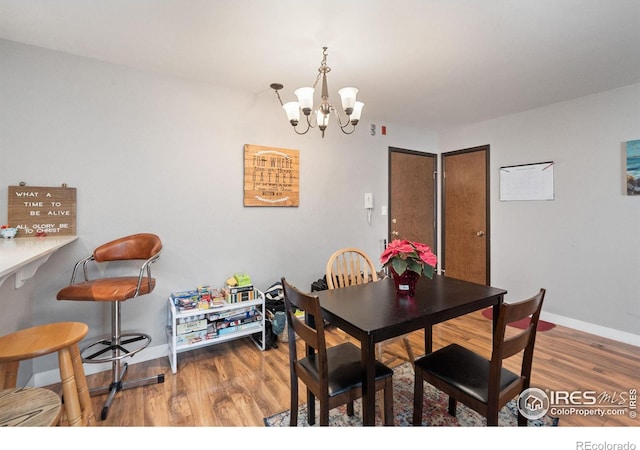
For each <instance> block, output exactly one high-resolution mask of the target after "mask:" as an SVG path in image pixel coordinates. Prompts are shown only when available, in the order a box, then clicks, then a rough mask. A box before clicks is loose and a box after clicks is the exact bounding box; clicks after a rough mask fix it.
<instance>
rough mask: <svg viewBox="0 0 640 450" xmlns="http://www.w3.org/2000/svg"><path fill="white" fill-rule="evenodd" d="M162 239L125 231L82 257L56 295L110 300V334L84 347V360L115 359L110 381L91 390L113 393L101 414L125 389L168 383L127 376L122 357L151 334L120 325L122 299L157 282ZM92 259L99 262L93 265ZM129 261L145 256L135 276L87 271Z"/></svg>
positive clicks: (159, 377)
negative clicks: (129, 330) (154, 266)
mask: <svg viewBox="0 0 640 450" xmlns="http://www.w3.org/2000/svg"><path fill="white" fill-rule="evenodd" d="M161 251H162V242H161V241H160V238H159V237H158V236H156V235H155V234H151V233H139V234H133V235H130V236H125V237H122V238H119V239H116V240H113V241H110V242H107V243H106V244H103V245H101V246H100V247H98V248H96V249H95V250H94V251H93V254H92V255H90V256H88V257H86V258H83V259H81V260H80V261H78V262H77V263H76V264H75V266H74V268H73V274H72V275H71V284H70V285H69V286H67V287H65V288H63V289H61V290H60V292H58V295H57V298H58V300H79V301H93V302H110V303H111V336H108V337H106V338H102V339H99V340H97V341H95V342H93V343H92V344H89V345H87V346H85V347H83V348H82V349H81V350H80V354H81V356H82V361H84V362H85V363H106V362H111V384H109V385H108V386H104V387H99V388H94V389H91V390H90V391H89V392H90V394H91V395H100V394H105V393H107V392H108V393H109V396H108V397H107V400H106V401H105V404H104V406H103V408H102V412H101V414H100V417H101V419H102V420H104V419H106V418H107V415H108V414H109V407H110V406H111V403H112V402H113V399H114V397H115V395H116V394H117V393H118V392H120V391H122V390H124V389H131V388H135V387H139V386H145V385H148V384H157V383H163V382H164V374H159V375H154V376H152V377H147V378H141V379H138V380H130V381H123V378H124V376H125V374H126V372H127V367H128V364H127V363H126V362H123V361H122V360H123V359H124V358H127V357H132V356H134V355H135V354H136V353H138V352H139V351H141V350H143V349H145V348H146V347H147V346H148V345H149V344H150V343H151V336H149V335H148V334H145V333H137V332H136V333H123V332H122V330H121V306H122V302H124V301H126V300H130V299H132V298H135V297H139V296H141V295H145V294H149V293H151V292H152V291H153V289H154V288H155V286H156V280H155V278H152V277H151V264H153V263H154V262H156V261H157V260H158V258H160V252H161ZM91 261H93V262H94V263H96V264H92V265H90V264H89V263H90V262H91ZM126 261H144V262H143V263H142V266H141V267H140V269H139V271H138V273H137V274H136V275H135V276H114V277H110V278H109V277H99V278H98V277H95V278H91V277H90V276H89V268H90V266H93V265H98V263H109V264H110V265H109V267H112V265H116V264H115V263H116V262H123V263H122V264H117V265H121V266H122V267H119V269H122V268H123V267H124V268H125V269H126V268H128V267H130V264H126V263H124V262H126ZM80 270H82V272H83V275H84V279H83V280H80V281H76V277H77V275H78V272H79V271H80Z"/></svg>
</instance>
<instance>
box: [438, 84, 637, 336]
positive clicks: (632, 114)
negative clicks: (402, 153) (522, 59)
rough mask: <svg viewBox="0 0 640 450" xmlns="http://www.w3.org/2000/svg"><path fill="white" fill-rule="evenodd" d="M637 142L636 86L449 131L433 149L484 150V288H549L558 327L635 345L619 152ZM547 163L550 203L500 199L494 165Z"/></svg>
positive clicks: (629, 204) (630, 233)
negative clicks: (487, 229) (487, 180)
mask: <svg viewBox="0 0 640 450" xmlns="http://www.w3.org/2000/svg"><path fill="white" fill-rule="evenodd" d="M634 139H640V84H636V85H632V86H628V87H625V88H621V89H616V90H613V91H608V92H603V93H600V94H597V95H592V96H588V97H583V98H580V99H577V100H573V101H568V102H563V103H559V104H554V105H550V106H547V107H544V108H539V109H535V110H531V111H527V112H523V113H521V114H514V115H511V116H507V117H502V118H498V119H495V120H491V121H487V122H483V123H478V124H473V125H469V126H465V127H460V128H457V129H453V130H447V131H445V132H442V133H440V134H439V142H440V151H441V152H446V151H452V150H458V149H462V148H468V147H474V146H477V145H483V144H489V145H490V146H491V151H490V154H491V268H492V272H491V281H492V284H493V285H495V286H498V287H502V288H504V289H507V290H508V292H509V294H508V296H507V300H517V299H519V298H524V297H526V296H530V295H532V294H533V293H535V292H536V291H537V290H538V289H539V288H540V287H545V288H547V296H546V299H545V305H544V308H543V311H544V315H546V317H547V318H548V319H550V320H552V321H555V322H556V323H561V324H566V325H569V326H572V327H574V328H579V329H585V330H587V331H591V332H594V333H596V334H601V335H605V336H609V337H612V338H615V339H619V340H623V341H627V342H630V343H634V344H635V345H640V276H639V275H638V273H639V272H638V271H639V269H640V233H638V224H639V223H640V197H629V196H627V195H626V194H625V192H624V189H623V186H624V183H623V180H624V177H625V172H624V156H623V151H622V145H623V143H624V142H626V141H628V140H634ZM543 161H554V162H555V165H554V185H555V199H554V200H552V201H527V202H500V201H499V175H498V171H499V168H500V166H506V165H516V164H526V163H535V162H543Z"/></svg>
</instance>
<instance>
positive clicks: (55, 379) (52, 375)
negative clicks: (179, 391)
mask: <svg viewBox="0 0 640 450" xmlns="http://www.w3.org/2000/svg"><path fill="white" fill-rule="evenodd" d="M168 352H169V346H168V345H167V344H162V345H156V346H154V347H147V348H145V349H144V350H141V351H140V352H138V353H136V354H135V355H134V356H132V357H131V358H126V359H125V360H124V361H125V362H126V363H127V364H129V365H134V364H138V363H141V362H145V361H149V360H151V359H158V358H162V357H165V358H166V357H167V355H168V354H169V353H168ZM106 370H111V363H100V364H86V363H85V364H84V373H85V375H92V374H95V373H99V372H104V371H106ZM125 380H126V377H125ZM59 382H60V371H59V370H58V369H57V368H56V369H52V370H47V371H46V372H40V373H35V374H33V376H32V377H31V378H30V379H29V381H28V382H27V386H29V387H42V386H48V385H51V384H56V383H59Z"/></svg>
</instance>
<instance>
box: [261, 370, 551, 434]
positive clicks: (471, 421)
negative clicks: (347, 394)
mask: <svg viewBox="0 0 640 450" xmlns="http://www.w3.org/2000/svg"><path fill="white" fill-rule="evenodd" d="M381 400H382V399H381V396H380V395H379V396H378V400H377V401H376V425H378V426H382V425H383V422H382V416H381V412H380V408H381ZM354 408H355V414H354V415H353V416H351V417H349V416H347V408H346V406H344V405H343V406H340V407H338V408H334V409H332V410H331V411H329V425H330V426H338V427H357V426H362V402H361V400H356V401H355V402H354ZM447 408H448V397H447V395H446V394H444V393H442V392H441V391H439V390H437V389H436V388H434V387H433V386H431V385H430V384H428V383H425V385H424V412H423V415H422V425H423V426H440V427H476V426H478V427H480V426H486V424H487V421H486V419H485V418H483V417H482V416H480V414H478V413H476V412H475V411H473V410H471V409H469V408H467V407H466V406H465V405H463V404H461V403H458V410H457V417H452V416H450V415H449V413H448V411H447ZM393 410H394V414H395V420H394V422H395V425H396V426H405V427H406V426H412V423H413V368H412V367H411V365H410V364H409V363H403V364H402V365H400V366H398V367H397V368H395V369H394V374H393ZM319 414H320V408H319V405H318V401H317V400H316V426H317V424H318V417H319ZM289 416H290V414H289V410H287V411H283V412H281V413H278V414H275V415H273V416H271V417H266V418H265V419H264V424H265V426H267V427H288V426H289ZM498 423H499V425H500V426H510V427H515V426H517V424H518V409H517V406H516V401H515V400H512V401H511V402H509V403H508V404H507V405H506V406H505V407H504V408H503V409H502V410H501V411H500V413H499V416H498ZM557 424H558V419H557V418H553V417H549V416H544V417H542V418H541V419H538V420H530V421H529V426H533V427H549V426H556V425H557ZM298 426H305V427H306V426H309V425H308V423H307V405H306V403H305V404H304V405H300V407H299V408H298Z"/></svg>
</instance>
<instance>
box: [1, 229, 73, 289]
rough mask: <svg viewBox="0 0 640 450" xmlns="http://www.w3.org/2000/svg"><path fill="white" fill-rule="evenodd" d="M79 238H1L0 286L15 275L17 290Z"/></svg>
mask: <svg viewBox="0 0 640 450" xmlns="http://www.w3.org/2000/svg"><path fill="white" fill-rule="evenodd" d="M76 239H78V236H44V237H18V238H12V239H2V238H0V286H2V284H3V283H4V281H5V280H6V279H7V278H9V277H10V276H11V275H14V274H15V285H16V289H18V288H20V287H22V285H23V284H24V283H25V281H27V280H28V279H29V278H31V277H33V276H34V275H35V273H36V270H38V267H40V266H41V265H42V264H44V263H45V262H46V261H47V260H48V259H49V256H51V254H53V253H54V252H55V251H57V250H58V249H60V248H62V247H64V246H65V245H67V244H70V243H71V242H73V241H75V240H76Z"/></svg>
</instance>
